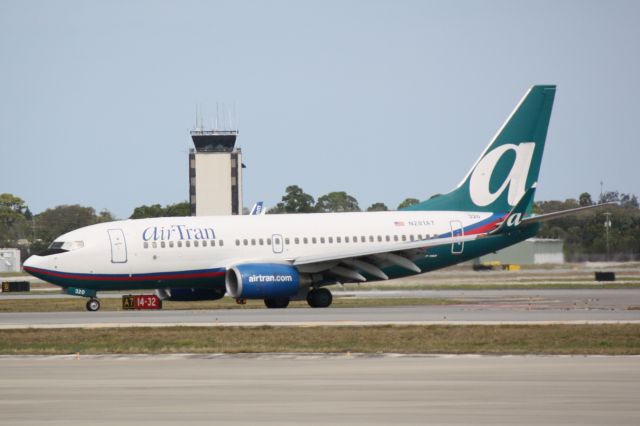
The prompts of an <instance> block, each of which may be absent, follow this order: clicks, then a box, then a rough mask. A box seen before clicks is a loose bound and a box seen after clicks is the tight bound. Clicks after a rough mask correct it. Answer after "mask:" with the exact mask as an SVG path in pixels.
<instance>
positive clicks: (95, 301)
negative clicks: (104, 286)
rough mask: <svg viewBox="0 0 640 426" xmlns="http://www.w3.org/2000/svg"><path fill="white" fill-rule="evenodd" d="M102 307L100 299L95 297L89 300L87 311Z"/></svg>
mask: <svg viewBox="0 0 640 426" xmlns="http://www.w3.org/2000/svg"><path fill="white" fill-rule="evenodd" d="M98 309H100V301H99V300H98V299H94V298H93V297H92V298H91V299H89V300H88V301H87V311H89V312H95V311H97V310H98Z"/></svg>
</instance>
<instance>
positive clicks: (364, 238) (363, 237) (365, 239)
mask: <svg viewBox="0 0 640 426" xmlns="http://www.w3.org/2000/svg"><path fill="white" fill-rule="evenodd" d="M360 241H361V242H363V243H366V242H367V237H365V236H364V235H362V236H361V237H360Z"/></svg>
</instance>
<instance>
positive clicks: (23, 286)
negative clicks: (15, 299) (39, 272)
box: [2, 281, 31, 293]
mask: <svg viewBox="0 0 640 426" xmlns="http://www.w3.org/2000/svg"><path fill="white" fill-rule="evenodd" d="M30 290H31V284H30V283H29V281H4V282H3V283H2V292H3V293H11V292H17V291H30Z"/></svg>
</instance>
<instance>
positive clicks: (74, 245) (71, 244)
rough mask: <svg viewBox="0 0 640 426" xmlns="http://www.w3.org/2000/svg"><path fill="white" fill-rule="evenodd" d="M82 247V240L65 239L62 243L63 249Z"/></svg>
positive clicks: (70, 249)
mask: <svg viewBox="0 0 640 426" xmlns="http://www.w3.org/2000/svg"><path fill="white" fill-rule="evenodd" d="M82 247H84V241H65V242H63V243H62V249H63V250H68V251H72V250H78V249H81V248H82Z"/></svg>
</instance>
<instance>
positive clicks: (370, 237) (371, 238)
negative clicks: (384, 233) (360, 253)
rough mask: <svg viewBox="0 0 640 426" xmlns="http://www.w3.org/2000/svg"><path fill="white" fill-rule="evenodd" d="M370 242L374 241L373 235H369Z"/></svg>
mask: <svg viewBox="0 0 640 426" xmlns="http://www.w3.org/2000/svg"><path fill="white" fill-rule="evenodd" d="M369 242H370V243H372V242H373V235H369Z"/></svg>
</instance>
